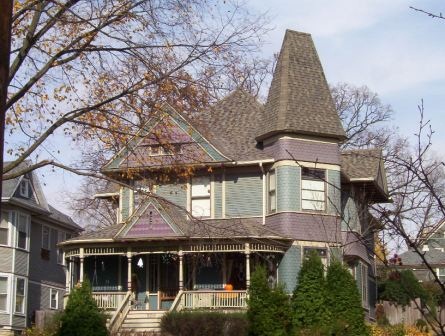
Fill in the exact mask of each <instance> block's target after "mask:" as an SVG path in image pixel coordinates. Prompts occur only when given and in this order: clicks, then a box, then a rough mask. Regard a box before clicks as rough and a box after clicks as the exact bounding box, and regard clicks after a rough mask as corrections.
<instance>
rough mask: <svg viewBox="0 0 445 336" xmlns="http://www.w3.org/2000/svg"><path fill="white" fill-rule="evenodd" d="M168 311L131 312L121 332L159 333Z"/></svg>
mask: <svg viewBox="0 0 445 336" xmlns="http://www.w3.org/2000/svg"><path fill="white" fill-rule="evenodd" d="M165 313H166V311H162V310H161V311H159V310H130V311H129V312H128V314H127V316H126V318H125V320H124V322H123V323H122V325H121V327H120V331H121V332H129V331H131V332H132V333H133V332H141V333H143V332H159V331H160V330H161V328H160V326H161V319H162V316H164V314H165Z"/></svg>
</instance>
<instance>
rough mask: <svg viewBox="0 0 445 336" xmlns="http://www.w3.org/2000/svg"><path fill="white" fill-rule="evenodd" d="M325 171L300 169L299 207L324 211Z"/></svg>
mask: <svg viewBox="0 0 445 336" xmlns="http://www.w3.org/2000/svg"><path fill="white" fill-rule="evenodd" d="M325 181H326V171H325V170H324V169H315V168H306V167H304V168H303V169H302V171H301V208H302V209H303V210H312V211H324V210H325V209H326V183H325Z"/></svg>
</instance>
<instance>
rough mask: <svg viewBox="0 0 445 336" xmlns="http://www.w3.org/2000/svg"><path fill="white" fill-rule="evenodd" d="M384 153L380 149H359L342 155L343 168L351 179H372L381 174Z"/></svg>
mask: <svg viewBox="0 0 445 336" xmlns="http://www.w3.org/2000/svg"><path fill="white" fill-rule="evenodd" d="M381 159H382V151H381V150H380V149H357V150H348V151H343V152H342V153H341V163H340V164H341V168H342V172H343V173H345V174H346V176H347V177H348V178H349V179H355V178H372V179H376V178H377V176H378V174H379V169H380V161H381Z"/></svg>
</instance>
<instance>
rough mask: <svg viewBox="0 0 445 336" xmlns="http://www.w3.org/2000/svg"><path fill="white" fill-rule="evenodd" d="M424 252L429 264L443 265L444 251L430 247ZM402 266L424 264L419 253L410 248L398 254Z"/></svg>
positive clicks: (444, 260)
mask: <svg viewBox="0 0 445 336" xmlns="http://www.w3.org/2000/svg"><path fill="white" fill-rule="evenodd" d="M422 253H425V257H426V260H427V261H428V263H429V264H430V265H445V252H442V251H440V250H437V249H434V248H431V249H430V250H429V251H425V252H422ZM400 258H401V259H402V264H403V266H421V265H424V264H423V262H422V260H421V258H420V256H419V254H418V253H416V252H414V251H412V250H410V251H406V252H404V253H402V254H401V255H400Z"/></svg>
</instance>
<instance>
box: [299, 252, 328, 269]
mask: <svg viewBox="0 0 445 336" xmlns="http://www.w3.org/2000/svg"><path fill="white" fill-rule="evenodd" d="M313 251H315V252H317V253H318V255H319V256H320V258H321V262H322V263H323V266H324V267H325V269H327V267H328V250H327V249H326V248H324V247H305V248H304V249H303V254H304V257H305V258H307V257H309V254H311V253H312V252H313Z"/></svg>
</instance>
